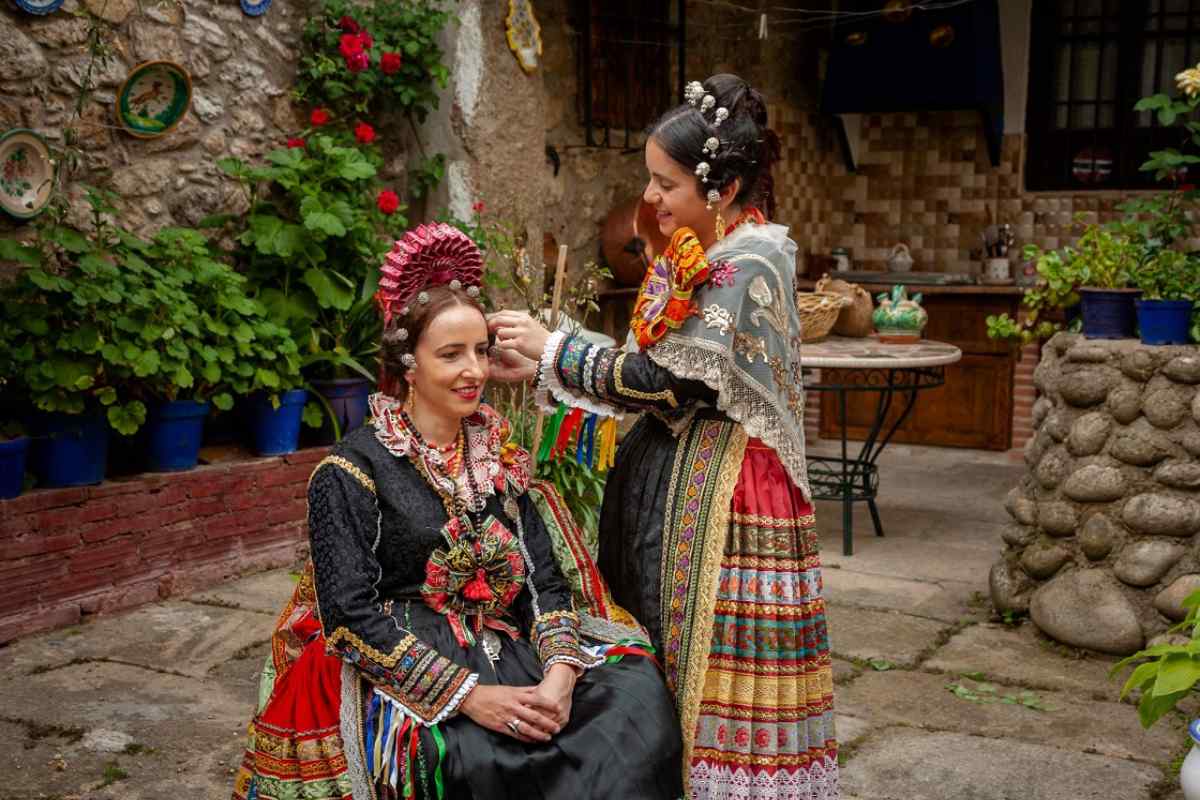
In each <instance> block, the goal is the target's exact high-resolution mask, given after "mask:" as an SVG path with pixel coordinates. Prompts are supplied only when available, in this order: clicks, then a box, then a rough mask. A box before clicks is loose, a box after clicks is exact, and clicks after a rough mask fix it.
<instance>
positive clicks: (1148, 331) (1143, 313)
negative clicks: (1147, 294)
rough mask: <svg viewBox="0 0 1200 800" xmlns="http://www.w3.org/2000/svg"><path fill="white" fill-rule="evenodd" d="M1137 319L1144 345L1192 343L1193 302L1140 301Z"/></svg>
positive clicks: (1138, 302)
mask: <svg viewBox="0 0 1200 800" xmlns="http://www.w3.org/2000/svg"><path fill="white" fill-rule="evenodd" d="M1137 318H1138V328H1139V329H1140V330H1141V332H1142V343H1143V344H1187V343H1188V342H1190V341H1191V331H1190V329H1191V326H1192V325H1191V323H1192V301H1191V300H1138V301H1137Z"/></svg>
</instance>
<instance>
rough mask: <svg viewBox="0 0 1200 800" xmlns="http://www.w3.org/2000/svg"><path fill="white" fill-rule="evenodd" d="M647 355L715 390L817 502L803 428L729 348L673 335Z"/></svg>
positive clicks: (733, 416)
mask: <svg viewBox="0 0 1200 800" xmlns="http://www.w3.org/2000/svg"><path fill="white" fill-rule="evenodd" d="M646 355H648V356H650V358H651V359H652V360H653V361H654V363H656V364H658V365H659V366H660V367H663V368H664V369H667V370H670V371H671V373H672V374H674V375H676V376H677V377H680V378H685V379H689V380H700V381H703V382H704V384H705V385H706V386H708V388H710V389H712V390H714V391H715V392H716V393H717V408H719V409H720V410H721V411H723V412H725V414H727V415H728V416H729V418H730V419H732V420H733V421H734V422H737V423H740V424H741V425H742V427H744V428H745V429H746V433H747V434H749V435H750V436H753V437H756V438H758V439H762V440H763V442H764V443H765V444H766V445H767V446H768V447H770V448H771V449H772V450H774V451H775V452H776V453H777V454H778V455H779V460H780V461H782V462H783V467H784V469H786V470H787V473H788V477H790V478H791V479H792V482H793V483H795V484H796V486H797V487H799V489H800V491H801V492H802V493H803V494H804V499H805V500H806V501H809V502H812V490H811V489H810V488H809V486H808V464H807V462H806V461H805V457H804V428H803V426H802V425H799V424H796V423H789V422H787V421H786V420H787V418H788V417H790V416H791V414H790V413H789V412H788V411H787V410H786V409H782V408H780V407H779V405H778V404H777V403H776V402H775V401H774V399H773V398H771V397H768V396H766V395H765V393H764V392H763V391H761V390H759V389H757V388H755V382H754V381H753V380H752V379H751V378H750V376H748V375H746V374H745V373H743V372H742V371H741V370H740V369H738V367H737V364H735V363H734V361H733V359H732V358H731V357H730V355H731V354H730V351H729V349H728V348H727V347H726V346H724V345H722V344H721V343H719V342H709V341H706V340H703V339H690V338H689V339H684V338H682V337H680V336H679V335H678V334H671V333H669V334H667V335H666V336H665V337H664V338H663V339H662V340H661V341H660V342H658V343H657V344H655V345H654V346H653V347H650V348H647V350H646Z"/></svg>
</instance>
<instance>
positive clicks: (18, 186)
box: [0, 128, 54, 219]
mask: <svg viewBox="0 0 1200 800" xmlns="http://www.w3.org/2000/svg"><path fill="white" fill-rule="evenodd" d="M53 187H54V164H53V162H52V161H51V160H50V148H48V147H46V143H45V142H44V141H42V137H40V136H38V135H37V134H36V133H34V132H33V131H29V130H25V129H24V128H14V129H13V130H10V131H6V132H5V133H3V134H0V208H3V209H4V211H5V212H7V213H8V214H11V215H12V216H14V217H16V218H17V219H29V218H30V217H36V216H37V215H38V214H39V213H41V211H42V209H43V208H45V207H46V204H47V203H48V202H50V190H51V189H52V188H53Z"/></svg>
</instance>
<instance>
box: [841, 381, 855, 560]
mask: <svg viewBox="0 0 1200 800" xmlns="http://www.w3.org/2000/svg"><path fill="white" fill-rule="evenodd" d="M838 411H839V413H840V414H841V419H840V420H839V424H840V426H841V429H842V555H847V556H852V555H854V499H853V497H852V494H853V493H852V491H851V490H852V489H853V488H854V479H853V477H852V475H851V473H850V471H849V469H850V459H849V458H847V452H846V439H847V431H846V428H847V427H848V425H849V422H850V421H849V420H848V419H847V418H846V390H845V389H839V390H838Z"/></svg>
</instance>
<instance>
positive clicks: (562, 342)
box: [533, 331, 623, 419]
mask: <svg viewBox="0 0 1200 800" xmlns="http://www.w3.org/2000/svg"><path fill="white" fill-rule="evenodd" d="M573 341H582V340H577V339H576V337H573V336H568V335H567V334H565V333H563V332H562V331H555V332H554V333H552V334H550V338H549V339H548V340H546V349H545V350H543V351H542V359H541V362H540V364H539V366H538V379H537V388H536V389H535V390H534V395H533V397H534V400H535V402H536V403H537V404H538V407H539V408H541V409H542V410H543V411H545V412H547V413H549V414H553V413H554V411H555V404H556V403H563V404H565V405H567V406H570V407H571V408H582V409H583V410H584V411H590V412H591V413H593V414H599V415H600V416H602V417H616V418H617V419H620V418H621V417H622V416H623V414H622V412H621V410H620V409H619V408H616V407H614V406H610V405H608V404H607V403H604V402H603V401H601V400H599V399H597V398H596V397H594V396H591V395H589V394H587V392H586V390H583V391H581V390H580V389H581V387H582V386H583V372H584V367H585V366H586V364H587V355H588V351H587V349H586V347H584V348H579V349H577V350H575V351H574V352H575V353H576V354H577V355H575V356H573V357H572V359H571V361H570V362H569V364H570V366H571V370H572V372H573V373H574V374H575V375H577V376H578V377H574V378H572V379H571V380H573V381H575V382H576V383H575V384H574V385H573V386H567V385H564V383H563V380H562V378H561V376H560V374H559V363H560V362H561V361H563V360H564V359H563V353H564V352H565V351H566V350H567V349H568V347H573V345H571V343H572V342H573ZM584 344H585V345H586V344H587V343H586V342H584ZM594 349H595V348H593V350H594ZM598 377H599V376H597V378H598Z"/></svg>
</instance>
